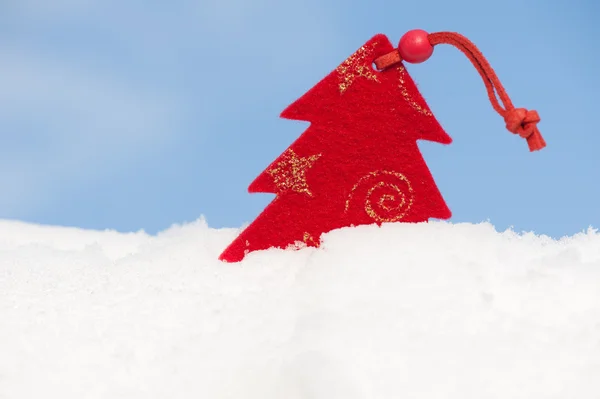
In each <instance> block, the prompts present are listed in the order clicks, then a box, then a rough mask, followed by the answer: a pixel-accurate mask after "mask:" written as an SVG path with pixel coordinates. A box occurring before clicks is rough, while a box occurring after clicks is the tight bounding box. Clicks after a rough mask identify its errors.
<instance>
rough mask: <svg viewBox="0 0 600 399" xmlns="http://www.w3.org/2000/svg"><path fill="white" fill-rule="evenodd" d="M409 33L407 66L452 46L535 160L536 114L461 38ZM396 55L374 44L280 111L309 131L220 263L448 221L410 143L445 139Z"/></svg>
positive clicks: (267, 174)
mask: <svg viewBox="0 0 600 399" xmlns="http://www.w3.org/2000/svg"><path fill="white" fill-rule="evenodd" d="M409 34H412V35H413V37H409V40H407V39H406V37H405V38H403V39H404V43H407V44H405V47H404V48H401V50H404V53H406V54H411V57H413V59H414V61H413V62H422V61H424V60H425V59H426V58H428V57H429V56H430V55H431V51H432V50H431V49H430V48H427V46H428V45H431V46H433V45H435V44H439V43H450V44H454V45H455V46H457V47H459V49H461V51H463V52H465V54H467V56H469V58H470V59H471V61H473V63H474V65H475V66H476V68H477V69H478V71H479V72H480V73H481V74H482V76H483V77H484V82H485V83H486V87H487V88H488V93H490V92H491V94H490V99H491V98H492V94H493V93H494V90H496V91H497V92H500V97H501V99H502V101H503V103H504V105H505V108H502V107H500V105H498V108H496V104H497V100H496V98H495V94H494V97H493V100H492V103H493V104H494V100H496V104H494V107H495V108H496V109H497V110H498V112H499V113H500V114H501V115H503V116H504V117H505V119H506V120H507V127H508V128H509V130H511V131H513V132H514V133H518V134H520V135H521V136H523V137H526V138H528V142H529V143H530V149H531V150H532V151H533V150H536V149H540V148H542V147H543V146H544V145H545V143H544V142H543V139H542V138H541V135H540V134H539V131H538V130H537V128H536V127H535V123H537V121H539V117H537V114H533V115H532V113H531V112H528V111H525V110H522V109H521V110H515V109H514V107H512V104H510V100H507V101H506V99H508V96H506V95H505V93H504V90H503V89H502V86H501V85H500V83H499V82H498V81H497V78H495V74H494V73H493V70H491V68H490V67H489V65H486V64H487V63H486V62H485V59H484V58H483V56H482V55H480V54H478V53H476V49H475V48H474V46H473V45H472V44H470V42H464V41H461V42H460V43H458V44H457V43H456V41H457V40H462V39H464V38H462V36H460V35H457V34H451V33H443V34H432V35H428V36H426V37H425V40H423V37H422V36H421V37H418V35H422V34H425V35H426V33H425V32H423V31H413V32H409ZM409 34H407V35H409ZM415 35H416V36H417V37H416V38H415ZM436 35H438V36H436ZM440 35H441V36H440ZM444 35H446V36H444ZM464 40H466V39H464ZM451 41H453V42H451ZM402 43H403V42H402V41H401V45H402ZM469 46H470V47H469ZM401 50H398V49H395V48H394V47H393V45H392V44H391V43H390V41H389V40H388V39H387V38H386V37H385V36H384V35H376V36H374V37H373V38H372V39H371V40H369V41H368V42H367V43H365V44H364V45H363V46H362V47H361V48H360V49H358V50H357V51H356V52H355V53H354V54H353V55H351V56H350V57H349V58H348V59H347V60H345V61H344V62H343V63H342V64H341V65H339V66H338V67H337V68H336V69H335V70H334V71H332V72H331V73H330V74H329V75H327V76H326V77H325V78H324V79H323V80H321V81H320V82H319V83H318V84H317V85H316V86H314V87H313V88H312V89H311V90H309V91H308V92H307V93H306V94H305V95H304V96H302V97H301V98H300V99H298V100H297V101H296V102H294V103H293V104H291V105H290V106H289V107H288V108H287V109H285V110H284V111H283V113H282V114H281V116H282V117H283V118H287V119H293V120H302V121H308V122H310V126H309V127H308V129H307V130H306V131H305V132H304V133H303V134H302V135H301V136H300V137H299V138H298V139H297V140H296V141H295V142H294V143H292V145H290V147H288V149H287V150H286V151H285V152H284V153H283V154H281V155H280V156H279V157H278V158H277V159H276V160H275V161H274V162H273V163H271V165H269V167H268V168H267V169H266V170H265V171H264V172H263V173H261V174H260V175H259V176H258V177H257V178H256V179H255V180H254V182H252V184H250V187H249V192H251V193H258V192H261V193H274V194H276V197H275V199H274V200H273V201H272V202H271V203H270V204H269V205H268V206H267V207H266V208H265V209H264V211H263V212H262V213H261V214H260V215H259V216H258V217H257V218H256V219H255V220H254V222H252V223H251V224H250V225H249V226H248V227H246V228H245V229H244V230H243V231H242V232H241V233H240V234H239V236H238V237H237V238H236V239H235V240H234V241H233V242H232V243H231V244H230V245H229V246H228V247H227V248H226V249H225V250H224V251H223V253H222V254H221V256H220V258H219V259H221V260H223V261H228V262H237V261H240V260H242V259H243V258H244V256H245V255H246V254H247V253H249V252H252V251H256V250H262V249H268V248H272V247H277V248H286V247H289V246H295V245H296V244H298V243H304V244H306V245H308V246H314V247H317V246H319V244H320V236H321V234H323V233H325V232H329V231H331V230H334V229H337V228H341V227H346V226H357V225H363V224H372V223H377V224H381V223H385V222H406V223H410V222H412V223H416V222H425V221H428V220H429V219H431V218H436V219H448V218H450V216H451V212H450V210H449V209H448V207H447V205H446V203H445V202H444V199H443V198H442V195H441V193H440V192H439V190H438V188H437V187H436V184H435V182H434V180H433V177H432V175H431V172H430V171H429V169H428V168H427V165H426V163H425V160H424V159H423V156H422V155H421V152H420V151H419V148H418V146H417V140H429V141H435V142H438V143H441V144H449V143H451V141H452V139H451V138H450V137H449V136H448V134H446V132H445V131H444V129H443V128H442V127H441V126H440V124H439V122H438V121H437V120H436V118H435V117H434V115H433V113H432V112H431V110H430V109H429V107H428V105H427V103H426V102H425V100H424V98H423V97H422V95H421V94H420V92H419V91H418V89H417V87H416V85H415V83H414V82H413V80H412V78H411V77H410V75H409V74H408V72H407V71H406V69H405V67H404V65H403V63H402V58H401V56H400V53H401V52H402V51H401ZM374 64H375V65H376V67H373V65H374ZM490 90H491V91H490ZM503 95H504V96H505V97H506V98H502V97H503ZM533 113H535V111H533ZM536 118H537V119H536ZM511 123H512V125H510V124H511ZM509 125H510V126H509Z"/></svg>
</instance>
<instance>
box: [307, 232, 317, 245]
mask: <svg viewBox="0 0 600 399" xmlns="http://www.w3.org/2000/svg"><path fill="white" fill-rule="evenodd" d="M303 241H304V242H305V243H306V244H314V246H316V247H318V246H319V244H320V243H319V241H317V240H315V239H314V237H313V236H312V235H311V234H310V233H308V232H305V233H304V237H303Z"/></svg>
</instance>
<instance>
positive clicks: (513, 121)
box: [504, 108, 546, 151]
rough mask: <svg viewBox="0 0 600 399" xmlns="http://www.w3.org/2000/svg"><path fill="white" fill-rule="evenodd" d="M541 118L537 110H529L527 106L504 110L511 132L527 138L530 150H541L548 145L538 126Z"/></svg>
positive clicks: (507, 125)
mask: <svg viewBox="0 0 600 399" xmlns="http://www.w3.org/2000/svg"><path fill="white" fill-rule="evenodd" d="M540 120H541V118H540V116H539V115H538V113H537V111H528V110H526V109H525V108H513V109H510V110H506V111H504V121H505V122H506V128H507V129H508V131H509V132H511V133H514V134H518V135H519V136H521V137H523V138H524V139H527V144H528V145H529V151H537V150H541V149H542V148H544V147H545V146H546V141H545V140H544V138H543V137H542V134H541V133H540V131H539V130H538V127H537V124H538V122H539V121H540Z"/></svg>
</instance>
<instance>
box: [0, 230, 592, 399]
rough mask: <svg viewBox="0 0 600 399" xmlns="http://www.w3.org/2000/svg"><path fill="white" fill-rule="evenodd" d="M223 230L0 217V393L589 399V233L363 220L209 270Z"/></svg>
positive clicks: (224, 237)
mask: <svg viewBox="0 0 600 399" xmlns="http://www.w3.org/2000/svg"><path fill="white" fill-rule="evenodd" d="M237 232H238V230H237V229H211V228H209V227H208V226H207V225H206V223H205V222H204V220H202V219H201V220H199V221H197V222H195V223H191V224H188V225H183V226H176V227H173V228H171V229H169V230H167V231H165V232H163V233H161V234H159V235H157V236H150V235H147V234H145V233H143V232H140V233H131V234H120V233H116V232H110V231H107V232H97V231H85V230H79V229H72V228H60V227H42V226H35V225H28V224H24V223H15V222H0V398H11V399H20V398H61V399H70V398H73V399H75V398H76V399H81V398H107V399H121V398H123V399H125V398H127V399H135V398H143V399H149V398H178V399H182V398H194V399H197V398H203V399H204V398H206V399H220V398H236V399H237V398H240V399H300V398H311V399H337V398H339V399H359V398H360V399H363V398H364V399H366V398H369V399H387V398H390V399H391V398H410V399H421V398H422V399H432V398H436V399H437V398H445V399H471V398H472V399H493V398H499V399H500V398H502V399H509V398H510V399H519V398H523V399H525V398H527V399H546V398H561V399H562V398H564V399H568V398H577V399H597V398H599V397H600V234H598V233H597V232H596V231H593V230H589V231H587V232H586V233H581V234H578V235H575V236H573V237H568V238H563V239H561V240H552V239H550V238H548V237H541V236H536V235H534V234H524V235H519V234H516V233H514V232H512V231H507V232H497V231H496V230H495V229H494V227H493V226H492V225H490V224H487V223H483V224H477V225H473V224H451V223H445V222H432V223H428V224H418V225H412V224H411V225H408V224H390V225H384V226H382V227H381V228H380V227H377V226H361V227H356V228H347V229H341V230H337V231H334V232H332V233H330V234H327V235H325V236H324V244H323V246H322V248H321V249H313V248H305V249H302V250H299V251H282V250H275V249H272V250H268V251H261V252H256V253H252V254H250V255H249V256H248V258H247V259H246V260H245V261H244V262H242V263H234V264H224V263H221V262H219V261H218V260H217V257H218V255H219V254H220V252H221V251H222V250H223V249H224V248H225V247H226V245H227V244H228V243H229V242H230V241H231V240H232V239H233V238H234V237H235V236H236V234H237Z"/></svg>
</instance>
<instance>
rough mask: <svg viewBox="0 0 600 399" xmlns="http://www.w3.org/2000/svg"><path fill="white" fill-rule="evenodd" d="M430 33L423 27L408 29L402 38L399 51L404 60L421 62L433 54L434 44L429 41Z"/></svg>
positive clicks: (414, 62) (415, 62)
mask: <svg viewBox="0 0 600 399" xmlns="http://www.w3.org/2000/svg"><path fill="white" fill-rule="evenodd" d="M428 35H429V34H428V33H427V32H425V31H424V30H421V29H414V30H411V31H408V32H406V33H405V34H404V36H402V38H401V39H400V43H399V44H398V52H399V53H400V57H402V60H403V61H406V62H410V63H412V64H419V63H421V62H423V61H426V60H427V59H429V57H431V54H433V46H432V45H431V43H429V38H428Z"/></svg>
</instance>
